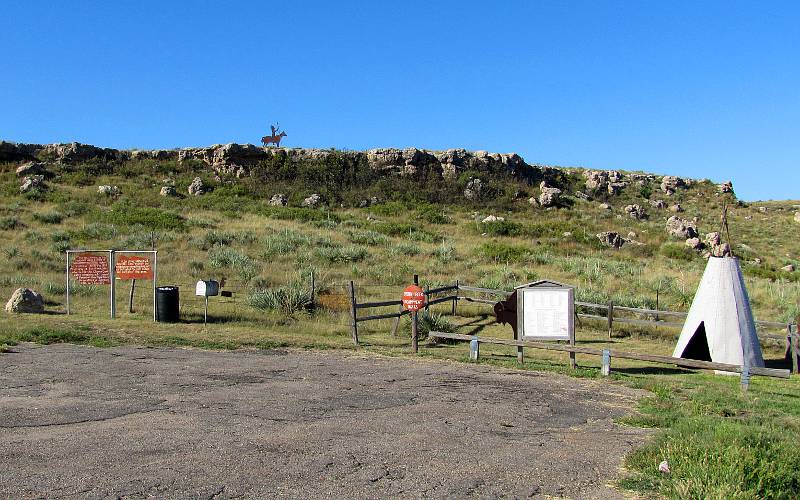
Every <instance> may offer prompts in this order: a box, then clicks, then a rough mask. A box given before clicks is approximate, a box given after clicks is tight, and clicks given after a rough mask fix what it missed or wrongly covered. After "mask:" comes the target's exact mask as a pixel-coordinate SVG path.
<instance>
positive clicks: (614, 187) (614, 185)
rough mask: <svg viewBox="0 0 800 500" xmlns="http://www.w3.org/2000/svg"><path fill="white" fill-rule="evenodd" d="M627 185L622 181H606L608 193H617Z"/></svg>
mask: <svg viewBox="0 0 800 500" xmlns="http://www.w3.org/2000/svg"><path fill="white" fill-rule="evenodd" d="M626 186H627V184H626V183H624V182H609V183H608V194H610V195H612V196H614V195H617V194H619V193H620V192H621V191H622V190H623V189H625V187H626Z"/></svg>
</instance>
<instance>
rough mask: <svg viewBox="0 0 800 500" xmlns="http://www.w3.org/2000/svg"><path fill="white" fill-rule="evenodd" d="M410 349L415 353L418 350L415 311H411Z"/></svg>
mask: <svg viewBox="0 0 800 500" xmlns="http://www.w3.org/2000/svg"><path fill="white" fill-rule="evenodd" d="M411 350H412V351H414V354H417V353H418V352H419V338H418V330H417V311H414V312H412V313H411Z"/></svg>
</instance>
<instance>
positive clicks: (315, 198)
mask: <svg viewBox="0 0 800 500" xmlns="http://www.w3.org/2000/svg"><path fill="white" fill-rule="evenodd" d="M321 204H322V196H320V195H319V194H317V193H314V194H312V195H311V196H309V197H308V198H306V199H304V200H303V206H304V207H308V208H316V207H318V206H320V205H321Z"/></svg>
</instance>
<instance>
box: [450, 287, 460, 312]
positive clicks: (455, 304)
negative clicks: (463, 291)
mask: <svg viewBox="0 0 800 500" xmlns="http://www.w3.org/2000/svg"><path fill="white" fill-rule="evenodd" d="M457 305H458V280H456V290H455V294H454V296H453V310H452V312H451V316H455V315H456V307H457Z"/></svg>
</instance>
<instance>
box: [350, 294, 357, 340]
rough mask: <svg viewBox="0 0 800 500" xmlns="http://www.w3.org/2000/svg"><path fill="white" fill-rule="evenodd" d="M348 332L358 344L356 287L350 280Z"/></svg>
mask: <svg viewBox="0 0 800 500" xmlns="http://www.w3.org/2000/svg"><path fill="white" fill-rule="evenodd" d="M350 333H351V335H352V337H353V343H354V344H355V345H358V321H356V287H355V285H354V284H353V282H352V281H350Z"/></svg>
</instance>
